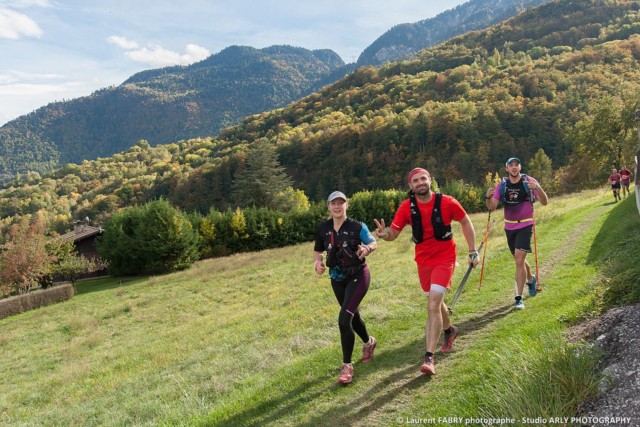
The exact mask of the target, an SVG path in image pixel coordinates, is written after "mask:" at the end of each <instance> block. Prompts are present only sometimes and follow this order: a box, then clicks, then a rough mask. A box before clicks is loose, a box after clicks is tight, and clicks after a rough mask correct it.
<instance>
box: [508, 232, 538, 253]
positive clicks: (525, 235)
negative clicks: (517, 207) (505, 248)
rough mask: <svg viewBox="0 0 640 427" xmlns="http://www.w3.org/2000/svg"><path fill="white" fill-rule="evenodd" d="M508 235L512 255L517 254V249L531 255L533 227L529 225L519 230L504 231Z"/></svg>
mask: <svg viewBox="0 0 640 427" xmlns="http://www.w3.org/2000/svg"><path fill="white" fill-rule="evenodd" d="M504 232H505V234H506V235H507V244H508V245H509V250H510V251H511V253H512V254H515V253H516V249H520V250H521V251H524V252H526V253H531V235H532V234H533V225H529V226H527V227H524V228H519V229H517V230H504Z"/></svg>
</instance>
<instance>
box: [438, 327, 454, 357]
mask: <svg viewBox="0 0 640 427" xmlns="http://www.w3.org/2000/svg"><path fill="white" fill-rule="evenodd" d="M457 336H458V328H456V327H455V326H453V325H452V326H451V333H450V334H444V338H443V340H442V347H440V351H441V352H443V353H449V352H450V351H451V350H453V340H455V339H456V337H457Z"/></svg>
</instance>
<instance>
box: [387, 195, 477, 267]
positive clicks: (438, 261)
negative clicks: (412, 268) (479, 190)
mask: <svg viewBox="0 0 640 427" xmlns="http://www.w3.org/2000/svg"><path fill="white" fill-rule="evenodd" d="M435 200H436V197H435V195H434V194H432V196H431V200H429V201H428V202H427V203H420V202H419V201H418V208H419V209H420V215H421V217H422V230H423V234H422V236H423V240H422V242H420V243H418V244H417V245H416V249H415V258H414V259H415V260H416V263H418V264H421V265H426V266H435V265H442V264H453V263H455V262H456V244H455V242H454V241H453V239H450V240H444V241H440V240H436V239H435V238H434V237H433V226H432V225H431V214H432V213H433V203H434V202H435ZM416 201H417V200H416ZM440 210H441V211H442V219H443V221H444V224H445V225H449V224H451V221H453V220H455V221H461V220H462V219H463V218H464V217H465V215H466V214H467V212H466V211H465V210H464V208H463V207H462V206H461V205H460V203H459V202H458V201H457V200H456V199H454V198H453V197H451V196H446V195H444V194H443V195H442V200H441V202H440ZM410 224H411V210H410V208H409V199H407V200H405V201H403V202H402V203H401V204H400V207H399V208H398V211H397V212H396V215H395V217H394V218H393V221H392V222H391V228H393V229H394V230H396V231H402V229H403V228H404V227H405V226H407V225H410Z"/></svg>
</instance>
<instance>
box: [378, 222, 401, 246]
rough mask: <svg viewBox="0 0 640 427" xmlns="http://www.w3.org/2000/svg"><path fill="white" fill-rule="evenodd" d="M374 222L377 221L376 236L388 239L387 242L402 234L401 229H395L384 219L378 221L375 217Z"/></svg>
mask: <svg viewBox="0 0 640 427" xmlns="http://www.w3.org/2000/svg"><path fill="white" fill-rule="evenodd" d="M373 222H375V223H376V236H377V237H379V238H381V239H382V240H386V241H387V242H390V241H392V240H395V239H396V237H398V236H399V235H400V232H399V231H397V230H394V229H393V228H391V227H387V226H385V225H384V219H381V220H380V221H378V220H377V219H374V220H373Z"/></svg>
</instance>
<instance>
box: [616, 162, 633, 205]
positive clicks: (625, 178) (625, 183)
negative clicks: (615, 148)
mask: <svg viewBox="0 0 640 427" xmlns="http://www.w3.org/2000/svg"><path fill="white" fill-rule="evenodd" d="M619 173H620V185H621V186H622V194H623V195H624V197H625V199H626V198H627V194H629V184H630V183H631V176H632V175H633V172H631V171H630V170H629V169H627V167H626V166H622V169H620V172H619Z"/></svg>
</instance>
